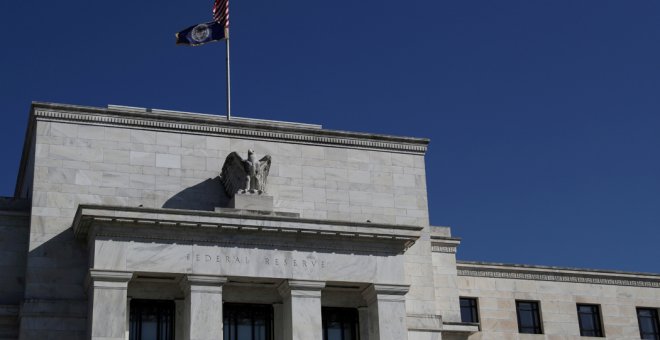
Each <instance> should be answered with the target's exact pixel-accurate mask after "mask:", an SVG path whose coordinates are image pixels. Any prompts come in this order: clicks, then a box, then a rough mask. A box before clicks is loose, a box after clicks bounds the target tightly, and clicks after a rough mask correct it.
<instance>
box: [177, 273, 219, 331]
mask: <svg viewBox="0 0 660 340" xmlns="http://www.w3.org/2000/svg"><path fill="white" fill-rule="evenodd" d="M225 282H227V279H226V278H224V277H217V276H202V275H186V276H185V277H184V279H183V280H182V282H181V288H182V289H183V291H184V294H185V300H184V302H183V320H182V322H181V323H180V325H179V326H180V327H182V328H183V329H182V335H183V339H182V340H222V339H223V333H222V331H223V329H222V327H223V320H222V285H223V284H224V283H225Z"/></svg>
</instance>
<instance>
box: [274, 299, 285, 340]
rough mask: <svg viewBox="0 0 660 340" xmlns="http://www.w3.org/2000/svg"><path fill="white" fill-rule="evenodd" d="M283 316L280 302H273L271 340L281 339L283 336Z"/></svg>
mask: <svg viewBox="0 0 660 340" xmlns="http://www.w3.org/2000/svg"><path fill="white" fill-rule="evenodd" d="M283 320H284V318H282V304H281V303H274V304H273V340H282V337H283V336H284V334H283V332H282V326H284V321H283Z"/></svg>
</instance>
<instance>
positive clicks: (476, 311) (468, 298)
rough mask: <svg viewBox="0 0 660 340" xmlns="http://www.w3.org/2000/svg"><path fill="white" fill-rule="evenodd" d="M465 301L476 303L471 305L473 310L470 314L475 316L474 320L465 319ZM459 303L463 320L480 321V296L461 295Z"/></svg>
mask: <svg viewBox="0 0 660 340" xmlns="http://www.w3.org/2000/svg"><path fill="white" fill-rule="evenodd" d="M463 301H471V302H473V303H474V304H473V305H471V306H469V307H470V310H471V312H470V314H471V315H472V316H473V317H474V321H465V320H463ZM458 305H459V309H460V312H461V322H465V323H480V320H481V318H480V316H479V298H476V297H471V296H459V297H458Z"/></svg>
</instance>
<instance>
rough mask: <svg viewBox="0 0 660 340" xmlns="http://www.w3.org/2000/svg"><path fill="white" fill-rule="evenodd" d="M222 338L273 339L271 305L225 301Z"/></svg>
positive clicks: (240, 339) (241, 339)
mask: <svg viewBox="0 0 660 340" xmlns="http://www.w3.org/2000/svg"><path fill="white" fill-rule="evenodd" d="M222 318H223V322H224V331H223V339H224V340H271V339H273V306H271V305H253V304H246V303H225V304H224V305H223V310H222Z"/></svg>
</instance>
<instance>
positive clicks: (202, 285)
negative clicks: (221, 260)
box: [179, 275, 227, 293]
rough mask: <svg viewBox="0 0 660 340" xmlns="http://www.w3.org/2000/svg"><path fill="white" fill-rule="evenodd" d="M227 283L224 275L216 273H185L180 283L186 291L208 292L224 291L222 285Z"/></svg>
mask: <svg viewBox="0 0 660 340" xmlns="http://www.w3.org/2000/svg"><path fill="white" fill-rule="evenodd" d="M225 283H227V278H226V277H224V276H215V275H184V276H183V278H182V279H181V281H180V282H179V285H180V286H181V289H183V291H184V292H190V291H199V290H203V291H206V292H209V293H211V292H216V291H219V292H222V286H223V285H224V284H225Z"/></svg>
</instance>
